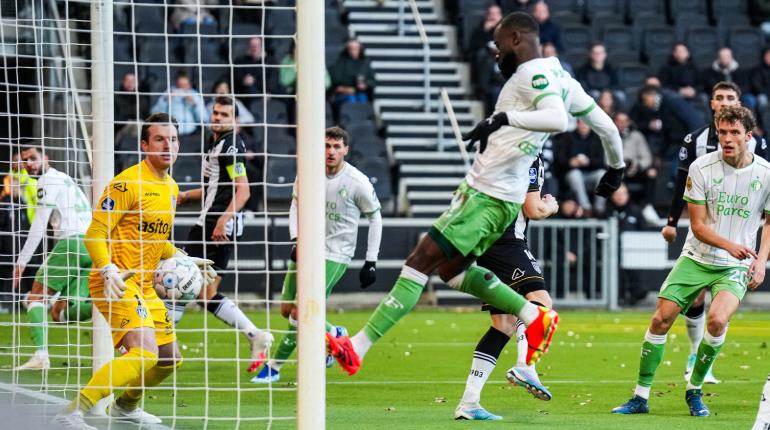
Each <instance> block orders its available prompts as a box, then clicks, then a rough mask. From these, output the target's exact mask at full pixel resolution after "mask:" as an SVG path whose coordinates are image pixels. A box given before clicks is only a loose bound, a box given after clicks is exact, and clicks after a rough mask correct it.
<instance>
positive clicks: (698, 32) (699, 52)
mask: <svg viewBox="0 0 770 430" xmlns="http://www.w3.org/2000/svg"><path fill="white" fill-rule="evenodd" d="M684 41H685V43H686V44H687V46H688V47H689V48H690V54H691V55H692V57H693V58H701V56H705V55H706V54H710V55H711V56H712V57H716V52H717V48H719V35H718V34H717V30H716V29H715V28H714V27H705V26H695V27H691V28H690V30H689V31H688V32H687V35H686V36H685V39H684Z"/></svg>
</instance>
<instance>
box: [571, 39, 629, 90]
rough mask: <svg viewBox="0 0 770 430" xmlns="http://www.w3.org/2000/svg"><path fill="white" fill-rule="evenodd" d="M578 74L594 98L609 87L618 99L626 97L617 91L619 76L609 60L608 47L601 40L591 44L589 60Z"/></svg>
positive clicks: (578, 78) (584, 86) (582, 83)
mask: <svg viewBox="0 0 770 430" xmlns="http://www.w3.org/2000/svg"><path fill="white" fill-rule="evenodd" d="M577 76H578V77H577V80H578V81H580V84H581V85H582V86H583V88H584V89H585V90H586V91H587V92H588V94H590V95H591V97H593V98H597V97H599V94H600V93H601V92H602V90H607V89H608V90H611V91H613V92H614V93H615V98H616V99H617V100H619V101H621V102H622V101H623V99H624V98H625V96H624V95H623V93H622V92H620V91H616V90H617V87H618V76H617V74H616V73H615V70H614V69H613V68H612V66H610V65H609V63H608V62H607V48H605V47H604V44H603V43H601V42H594V43H593V44H591V49H590V50H589V61H588V63H586V65H585V66H583V67H581V68H579V69H578V70H577Z"/></svg>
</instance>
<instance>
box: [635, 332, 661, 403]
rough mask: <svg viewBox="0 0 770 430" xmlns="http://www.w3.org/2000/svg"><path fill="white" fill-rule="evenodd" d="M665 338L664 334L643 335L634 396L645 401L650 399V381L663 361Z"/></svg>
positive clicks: (648, 333)
mask: <svg viewBox="0 0 770 430" xmlns="http://www.w3.org/2000/svg"><path fill="white" fill-rule="evenodd" d="M666 336H667V335H665V334H660V335H658V334H652V333H650V331H649V330H647V333H646V334H645V335H644V343H642V357H641V359H640V360H639V379H638V381H637V386H636V390H635V391H634V394H636V395H638V396H641V397H644V398H645V399H647V398H649V397H650V390H649V388H650V387H651V386H652V380H653V379H654V378H655V371H656V370H657V369H658V366H659V365H660V362H661V360H663V350H664V349H665V348H666Z"/></svg>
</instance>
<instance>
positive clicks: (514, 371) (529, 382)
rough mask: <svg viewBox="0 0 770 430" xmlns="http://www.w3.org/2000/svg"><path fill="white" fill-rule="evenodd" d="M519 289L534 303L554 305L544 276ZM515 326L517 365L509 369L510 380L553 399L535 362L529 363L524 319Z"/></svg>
mask: <svg viewBox="0 0 770 430" xmlns="http://www.w3.org/2000/svg"><path fill="white" fill-rule="evenodd" d="M518 291H519V293H521V294H523V295H524V297H526V298H527V300H529V301H530V302H532V303H533V304H536V305H538V306H545V307H547V308H551V307H552V304H553V301H552V300H551V295H550V294H548V291H546V290H545V282H543V279H542V277H541V278H540V280H539V282H538V281H537V280H535V282H532V283H530V284H528V285H523V286H522V287H521V288H519V289H518ZM515 327H516V332H515V335H516V365H515V366H514V367H512V368H510V369H508V372H506V378H507V379H508V381H509V382H511V383H513V384H516V385H519V386H520V387H523V388H524V389H526V390H527V391H528V392H529V393H530V394H532V395H533V396H534V397H535V398H536V399H540V400H546V401H547V400H551V398H552V395H551V392H550V391H549V390H548V389H547V388H546V387H545V386H544V385H543V383H542V382H540V376H539V375H538V374H537V368H536V367H535V363H532V364H527V353H528V352H529V348H530V346H529V340H528V339H527V335H526V326H525V325H524V322H523V321H521V320H518V319H517V321H516V326H515Z"/></svg>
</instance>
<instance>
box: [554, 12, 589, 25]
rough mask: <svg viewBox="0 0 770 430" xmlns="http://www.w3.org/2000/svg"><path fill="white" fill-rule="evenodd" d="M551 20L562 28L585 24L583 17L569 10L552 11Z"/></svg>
mask: <svg viewBox="0 0 770 430" xmlns="http://www.w3.org/2000/svg"><path fill="white" fill-rule="evenodd" d="M551 20H553V22H555V23H557V24H559V25H560V26H564V25H567V24H582V23H583V17H582V16H581V15H578V14H577V13H575V12H572V11H569V10H559V11H553V10H551Z"/></svg>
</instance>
